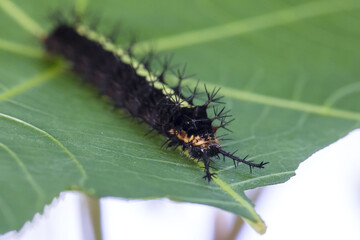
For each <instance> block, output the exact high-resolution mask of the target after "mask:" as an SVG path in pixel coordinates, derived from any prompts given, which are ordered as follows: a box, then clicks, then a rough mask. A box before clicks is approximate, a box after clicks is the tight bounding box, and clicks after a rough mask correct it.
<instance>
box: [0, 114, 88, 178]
mask: <svg viewBox="0 0 360 240" xmlns="http://www.w3.org/2000/svg"><path fill="white" fill-rule="evenodd" d="M0 117H3V118H6V119H9V120H12V121H14V122H17V123H20V124H22V125H24V126H27V127H30V128H32V129H34V130H35V131H37V132H40V133H42V134H43V135H45V136H46V137H48V138H49V139H50V140H51V141H53V142H55V143H56V145H58V146H59V147H60V148H61V149H62V150H63V151H64V152H65V153H66V154H67V155H68V156H69V157H70V159H71V160H72V161H73V163H74V164H75V166H76V167H77V168H78V171H79V172H80V174H81V176H82V177H81V180H80V185H83V184H84V182H85V180H86V179H87V174H86V172H85V169H84V167H83V166H82V165H81V163H80V162H79V161H78V160H77V158H76V157H75V156H74V154H72V153H71V152H70V151H69V149H68V148H66V147H65V146H64V145H63V144H62V143H61V142H60V141H59V140H57V139H56V138H55V137H53V136H52V135H51V134H49V133H48V132H46V131H44V130H42V129H40V128H38V127H36V126H34V125H32V124H30V123H28V122H25V121H23V120H20V119H18V118H15V117H12V116H9V115H6V114H4V113H0Z"/></svg>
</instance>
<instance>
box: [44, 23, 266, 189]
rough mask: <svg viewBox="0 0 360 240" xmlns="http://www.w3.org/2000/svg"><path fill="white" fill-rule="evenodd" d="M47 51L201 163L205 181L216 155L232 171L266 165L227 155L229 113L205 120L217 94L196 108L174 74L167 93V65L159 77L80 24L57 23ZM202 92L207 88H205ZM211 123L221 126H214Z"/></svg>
mask: <svg viewBox="0 0 360 240" xmlns="http://www.w3.org/2000/svg"><path fill="white" fill-rule="evenodd" d="M44 45H45V48H46V50H47V52H49V53H51V54H56V55H61V56H63V57H64V58H66V59H67V60H68V61H70V62H71V63H72V65H73V70H74V71H75V72H76V73H78V74H79V75H80V76H82V78H83V79H84V80H85V81H87V82H89V83H91V84H92V85H94V86H95V87H96V88H97V89H98V90H99V92H100V93H101V94H102V95H106V96H108V97H109V98H110V99H111V100H112V102H113V103H114V105H115V107H117V108H122V109H125V110H126V111H127V112H128V113H130V114H131V115H132V116H134V117H137V118H140V119H141V120H142V121H144V122H146V123H147V124H148V125H149V126H150V128H151V129H152V130H155V131H157V132H158V133H159V134H162V135H164V136H165V137H167V138H168V139H167V141H166V142H165V144H167V146H168V147H172V146H173V147H177V146H181V147H182V150H183V151H188V153H189V155H190V157H192V158H194V159H197V161H202V162H203V163H204V171H205V176H204V177H203V178H204V179H207V180H208V181H209V182H210V181H211V179H212V178H213V177H215V173H213V172H211V171H210V168H212V167H211V166H210V163H211V161H212V160H211V158H212V157H216V158H219V157H220V155H222V156H223V158H224V159H225V157H228V158H231V159H232V160H233V161H234V164H235V166H236V165H237V164H238V163H244V164H246V165H248V166H249V167H250V171H252V169H253V168H264V165H265V164H267V163H268V162H261V163H259V164H256V163H253V162H252V161H247V160H246V157H245V158H243V159H242V158H239V157H236V156H234V155H233V154H234V153H229V152H226V151H224V150H223V149H222V147H221V145H220V144H219V141H220V139H219V138H218V137H216V134H215V133H216V131H217V130H218V129H219V128H225V126H226V125H227V124H228V123H229V121H226V120H225V118H226V117H228V116H227V113H226V112H225V111H224V108H222V109H221V110H220V111H216V109H215V108H213V109H214V115H215V116H214V117H212V118H209V117H208V114H207V109H208V108H209V104H210V103H219V100H220V98H221V97H217V96H216V95H217V93H218V91H219V89H217V90H216V89H214V90H213V91H211V92H209V91H208V90H206V95H207V100H206V102H205V103H204V104H203V105H195V104H194V102H193V100H194V98H195V97H196V96H197V93H198V92H197V88H196V87H195V89H194V90H192V91H191V94H190V96H187V97H186V96H184V94H183V91H182V88H181V82H182V80H184V79H185V75H184V71H177V77H178V79H179V81H178V84H177V85H176V86H175V87H173V88H170V87H168V86H167V85H166V84H165V80H164V78H165V75H166V74H167V72H168V71H169V69H170V65H169V61H165V63H164V64H163V70H162V71H161V72H159V73H158V74H155V73H153V72H151V70H150V67H149V66H150V62H151V59H152V57H151V56H153V55H151V54H150V55H149V56H148V57H145V58H144V59H143V61H140V62H137V61H136V60H135V59H134V58H133V54H132V51H131V49H128V50H122V49H119V48H117V47H115V46H114V45H113V44H112V43H111V42H110V41H109V40H107V39H106V38H104V37H102V36H100V35H98V34H97V33H96V32H94V31H91V30H90V29H88V28H86V27H84V26H82V25H78V24H67V23H60V24H59V25H58V26H57V27H56V28H55V29H54V30H53V31H52V32H51V33H50V34H49V35H48V36H47V37H46V38H45V39H44ZM205 89H206V88H205ZM215 120H218V121H220V125H219V126H212V124H213V122H214V121H215Z"/></svg>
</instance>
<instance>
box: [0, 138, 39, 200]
mask: <svg viewBox="0 0 360 240" xmlns="http://www.w3.org/2000/svg"><path fill="white" fill-rule="evenodd" d="M0 147H1V148H2V149H4V150H5V152H7V153H8V154H9V155H10V156H11V157H12V158H13V159H14V160H15V162H16V163H17V164H18V165H19V167H20V169H21V170H22V171H23V173H24V174H25V176H26V179H27V181H28V182H29V183H30V185H31V187H32V188H33V189H34V190H35V192H36V193H37V194H38V196H39V199H44V198H45V193H44V191H43V190H42V188H41V187H40V186H39V184H38V183H37V182H36V181H35V179H34V178H33V177H32V176H31V173H30V172H29V170H28V169H27V168H26V166H25V164H24V162H23V161H21V159H20V158H19V156H18V155H17V154H16V153H15V152H14V151H12V150H11V149H10V148H9V147H8V146H6V145H5V144H4V143H1V142H0Z"/></svg>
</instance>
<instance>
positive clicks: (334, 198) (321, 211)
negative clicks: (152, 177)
mask: <svg viewBox="0 0 360 240" xmlns="http://www.w3.org/2000/svg"><path fill="white" fill-rule="evenodd" d="M83 202H84V197H83V196H81V195H80V194H78V193H75V192H69V193H65V194H62V195H61V196H60V199H57V200H54V202H53V204H52V205H51V206H50V207H46V209H45V214H44V216H40V215H37V216H35V218H34V221H33V222H32V223H27V224H26V225H25V226H24V228H23V229H22V230H21V232H20V233H19V234H18V233H15V232H10V233H7V234H5V235H3V236H2V237H0V239H1V240H5V239H7V240H10V239H11V240H12V239H21V240H28V239H30V240H32V239H36V240H43V239H44V240H45V239H46V240H48V239H56V240H57V239H59V240H60V239H76V240H78V239H87V240H91V237H88V236H85V235H84V232H88V233H91V229H86V228H88V227H89V225H87V222H86V220H85V221H84V220H83V219H86V218H87V212H86V211H84V209H83V208H81V206H82V204H83ZM100 203H101V214H102V215H101V219H102V229H103V239H104V240H112V239H194V240H195V239H196V240H201V239H213V236H214V226H215V219H216V218H218V219H219V216H221V219H222V221H223V222H222V228H223V230H224V231H225V232H226V230H227V229H228V230H231V227H232V221H233V220H234V218H235V216H233V215H232V214H229V213H226V212H223V211H220V210H218V209H215V208H212V207H207V206H203V205H197V204H187V203H174V202H171V201H169V200H166V199H163V200H151V201H127V200H121V199H115V198H104V199H101V201H100ZM256 210H257V212H258V213H259V214H260V216H261V217H262V218H263V219H264V221H265V222H266V224H267V226H268V229H267V232H266V233H265V234H264V235H259V234H257V233H256V232H254V230H252V229H251V228H250V227H249V226H248V225H246V224H245V226H244V228H242V229H241V231H240V233H239V235H238V237H237V239H246V240H255V239H268V240H270V239H271V240H275V239H276V240H279V239H280V240H281V239H286V240H287V239H354V240H355V239H356V240H358V239H360V130H356V131H353V132H352V133H350V134H349V135H348V136H346V137H345V138H343V139H341V140H339V141H337V142H336V143H334V144H332V145H330V146H329V147H327V148H325V149H323V150H321V151H319V152H317V153H316V154H314V155H313V156H312V157H310V158H309V159H308V160H306V161H305V162H303V163H302V164H301V165H300V167H299V169H298V170H297V171H296V176H295V177H293V178H291V179H290V180H289V181H288V182H286V183H283V184H279V185H274V186H269V187H265V188H263V190H262V192H261V194H260V196H259V197H258V200H257V202H256ZM226 228H227V229H226Z"/></svg>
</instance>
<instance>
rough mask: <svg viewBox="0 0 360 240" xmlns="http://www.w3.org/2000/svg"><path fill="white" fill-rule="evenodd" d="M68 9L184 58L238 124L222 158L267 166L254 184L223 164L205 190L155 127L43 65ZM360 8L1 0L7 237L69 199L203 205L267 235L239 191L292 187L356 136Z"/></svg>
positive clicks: (57, 67) (1, 156)
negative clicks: (325, 153)
mask: <svg viewBox="0 0 360 240" xmlns="http://www.w3.org/2000/svg"><path fill="white" fill-rule="evenodd" d="M15 4H16V5H15ZM64 6H67V8H68V9H70V8H72V7H73V6H76V7H75V8H76V11H77V12H83V11H84V12H85V22H88V23H89V22H91V17H92V16H97V17H99V19H100V20H101V21H100V23H99V32H103V33H106V32H109V31H110V30H111V29H112V28H113V27H114V26H115V25H117V24H118V23H120V24H121V26H122V29H127V30H128V31H127V32H126V31H125V32H122V33H123V35H124V36H121V39H122V40H121V41H120V42H118V44H122V43H124V42H125V41H124V39H126V37H127V36H129V35H131V34H129V32H133V33H136V35H137V36H138V38H139V39H140V43H139V44H138V45H137V46H136V50H137V51H142V50H143V48H144V46H148V45H149V43H150V44H152V45H155V47H156V48H157V49H158V51H160V52H161V51H165V50H166V51H171V52H175V55H176V59H177V62H180V63H181V62H184V63H187V66H188V70H189V72H195V73H197V78H200V79H201V83H206V84H207V85H208V86H210V87H214V86H218V87H221V88H222V90H221V93H222V94H223V95H224V96H225V101H226V104H227V107H228V109H231V114H232V115H233V116H234V118H235V119H236V120H235V121H234V122H233V123H232V125H231V126H230V128H231V130H232V131H233V133H231V134H230V137H231V139H232V140H229V141H226V142H224V144H223V145H224V147H225V148H226V149H227V150H229V151H233V150H236V149H239V154H240V156H245V155H247V154H249V159H251V160H254V161H256V162H260V161H269V162H270V164H268V165H266V168H265V169H260V170H259V169H255V170H254V172H253V173H252V174H251V173H250V172H249V169H248V168H247V167H245V166H241V165H240V166H239V167H238V168H237V169H234V166H233V163H232V162H231V161H225V162H223V161H216V163H215V165H214V167H215V168H216V169H217V171H216V172H217V174H218V178H217V179H216V180H215V181H213V182H211V183H207V182H206V181H204V180H203V179H202V176H203V170H202V169H201V168H200V166H199V165H198V164H197V163H195V162H194V161H192V160H190V159H189V158H187V157H186V156H182V155H180V154H179V152H177V151H170V150H166V149H163V148H161V147H160V146H161V144H162V142H163V141H164V138H163V137H161V136H157V135H151V136H144V134H145V133H146V132H147V126H145V125H144V124H138V123H136V122H134V121H133V120H131V119H129V118H128V116H127V115H126V114H125V113H124V112H122V111H121V110H119V111H112V110H111V106H110V104H109V103H108V102H107V101H106V100H104V99H102V98H99V97H97V96H96V93H95V91H94V89H92V88H91V87H89V86H84V85H83V84H80V81H78V77H76V76H73V75H72V74H69V73H66V66H64V64H63V63H62V62H51V61H49V60H47V59H46V57H45V54H43V53H42V52H43V50H42V46H41V42H40V41H38V39H37V37H40V38H41V37H43V36H44V34H45V33H46V32H48V31H50V30H51V28H52V27H53V23H52V22H51V21H49V15H51V13H52V12H53V11H54V10H56V9H59V8H60V9H64ZM359 7H360V2H359V1H350V0H346V1H341V2H339V1H325V0H324V1H301V3H299V2H297V1H287V2H284V1H280V0H279V1H277V0H271V1H269V0H263V1H257V2H256V3H255V2H253V1H220V0H217V1H190V0H184V1H176V2H175V1H165V0H163V1H162V0H154V1H139V0H138V1H134V0H132V1H130V0H128V1H125V0H124V1H115V0H103V1H89V2H87V1H85V0H82V1H81V0H79V1H77V2H75V3H74V2H72V1H70V0H69V1H65V3H63V2H62V3H61V4H59V3H54V2H50V1H45V0H33V1H10V0H0V11H1V14H0V29H1V31H0V66H1V67H0V232H1V233H4V232H6V231H10V230H14V229H16V230H17V229H19V228H20V227H21V226H22V225H23V224H24V222H25V221H27V220H30V219H31V218H32V216H33V215H34V214H35V213H36V212H41V211H42V209H43V208H44V205H45V204H48V203H50V201H51V200H52V198H54V197H55V196H57V195H58V194H59V192H61V191H64V190H79V191H82V192H85V193H87V194H92V195H95V196H97V197H104V196H119V197H125V198H142V199H150V198H160V197H168V198H170V199H173V200H176V201H186V202H194V203H201V204H207V205H211V206H215V207H219V208H222V209H225V210H227V211H231V212H233V213H235V214H238V215H240V216H242V217H243V218H245V220H247V222H248V223H250V224H251V225H252V226H253V227H254V228H255V229H256V230H257V231H258V232H264V231H265V225H264V224H263V222H262V220H261V218H260V217H259V216H258V215H257V214H256V212H255V210H254V209H253V207H252V204H251V202H250V201H249V200H248V199H247V198H246V196H245V195H244V193H243V192H244V190H246V189H251V188H256V187H260V186H265V185H269V184H276V183H281V182H284V181H286V180H288V179H289V178H290V177H291V176H293V175H294V171H295V169H296V168H297V166H298V164H299V163H300V162H301V161H303V160H305V159H306V158H307V157H309V156H310V155H311V154H312V153H314V152H316V151H317V150H319V149H321V148H323V147H325V146H327V145H328V144H330V143H332V142H334V141H335V140H337V139H338V138H340V137H342V136H344V135H345V134H346V133H348V132H349V131H350V130H352V129H354V128H357V127H359V126H360V104H359V102H360V94H359V92H360V81H359V77H358V76H359V75H360V68H359V67H358V63H359V62H360V54H359V53H360V52H359V48H358V42H359V39H360V29H359V28H358V24H357V20H358V19H359V18H360V11H359ZM65 10H66V9H65ZM187 83H188V84H189V85H194V84H195V83H196V80H195V79H191V80H189V81H188V82H187ZM324 168H326V166H324ZM319 177H321V173H319ZM270 227H271V226H270Z"/></svg>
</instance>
